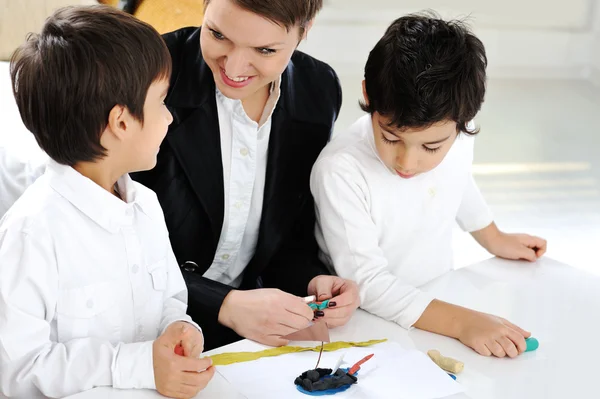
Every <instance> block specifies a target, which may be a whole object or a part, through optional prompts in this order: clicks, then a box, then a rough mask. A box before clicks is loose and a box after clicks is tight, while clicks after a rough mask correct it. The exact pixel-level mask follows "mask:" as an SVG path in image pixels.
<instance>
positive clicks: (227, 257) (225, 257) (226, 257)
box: [221, 254, 229, 260]
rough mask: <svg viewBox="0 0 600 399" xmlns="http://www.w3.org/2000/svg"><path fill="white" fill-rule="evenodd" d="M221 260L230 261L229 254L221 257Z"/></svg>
mask: <svg viewBox="0 0 600 399" xmlns="http://www.w3.org/2000/svg"><path fill="white" fill-rule="evenodd" d="M221 259H223V260H227V259H229V254H225V255H223V256H221Z"/></svg>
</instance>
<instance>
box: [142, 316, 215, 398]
mask: <svg viewBox="0 0 600 399" xmlns="http://www.w3.org/2000/svg"><path fill="white" fill-rule="evenodd" d="M174 324H178V323H174ZM185 324H187V323H185ZM183 327H188V328H187V329H184V328H183ZM192 329H193V330H196V328H195V327H194V326H192V325H189V324H188V325H187V326H181V325H179V326H177V325H175V326H174V325H173V324H172V325H171V326H169V327H168V328H167V329H166V330H165V332H164V334H162V335H161V336H160V337H158V338H157V339H156V340H155V341H154V343H153V345H152V360H153V366H154V381H155V384H156V390H157V391H158V392H159V393H160V394H162V395H164V396H167V397H170V398H176V399H188V398H193V397H194V396H196V395H197V394H198V392H200V391H201V390H202V389H204V388H205V387H206V385H207V384H208V382H209V381H210V380H211V379H212V377H213V376H214V374H215V368H214V367H212V360H211V359H210V358H204V359H197V358H195V357H188V356H185V357H184V356H178V355H176V354H175V352H174V349H175V346H176V345H178V344H179V343H182V342H183V341H184V339H186V335H187V334H188V331H189V330H192ZM196 331H197V330H196ZM194 350H197V347H196V349H194Z"/></svg>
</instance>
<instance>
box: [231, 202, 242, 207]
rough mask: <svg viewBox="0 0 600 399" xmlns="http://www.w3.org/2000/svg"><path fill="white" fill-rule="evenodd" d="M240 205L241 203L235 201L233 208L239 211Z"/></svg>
mask: <svg viewBox="0 0 600 399" xmlns="http://www.w3.org/2000/svg"><path fill="white" fill-rule="evenodd" d="M242 205H243V204H242V201H235V204H233V206H235V207H236V208H237V209H240V208H241V207H242Z"/></svg>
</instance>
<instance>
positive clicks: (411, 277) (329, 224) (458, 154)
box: [310, 115, 493, 328]
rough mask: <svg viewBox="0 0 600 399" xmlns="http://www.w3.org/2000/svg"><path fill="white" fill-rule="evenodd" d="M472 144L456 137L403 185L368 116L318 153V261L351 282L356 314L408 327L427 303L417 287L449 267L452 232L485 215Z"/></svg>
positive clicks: (485, 219)
mask: <svg viewBox="0 0 600 399" xmlns="http://www.w3.org/2000/svg"><path fill="white" fill-rule="evenodd" d="M473 141H474V140H473V138H472V137H468V136H466V135H463V134H461V135H459V136H458V137H457V139H456V141H455V142H454V144H453V145H452V148H451V149H450V151H449V152H448V154H447V155H446V157H445V158H444V160H443V161H442V162H441V163H440V165H439V166H438V167H436V168H435V169H434V170H432V171H430V172H427V173H424V174H422V175H417V176H415V177H414V178H412V179H402V178H400V177H399V176H398V175H397V174H396V173H395V172H392V171H391V170H390V169H388V168H387V167H386V166H385V165H384V163H383V162H382V161H381V159H380V158H379V156H378V154H377V150H376V148H375V141H374V137H373V128H372V124H371V118H370V115H366V116H364V117H362V118H360V119H359V120H358V121H357V122H356V123H355V124H354V125H353V126H352V127H351V128H350V129H349V131H347V132H344V133H342V134H341V135H339V136H338V137H337V138H336V139H334V140H333V141H332V142H331V143H330V144H329V145H328V146H327V147H326V148H325V149H324V150H323V152H322V153H321V155H320V157H319V159H318V160H317V162H316V163H315V165H314V168H313V171H312V175H311V181H310V186H311V191H312V193H313V196H314V198H315V204H316V210H317V227H316V236H317V241H318V243H319V246H320V248H321V252H322V258H323V260H324V261H325V263H326V264H329V265H330V266H331V267H332V268H333V269H334V271H335V272H336V273H337V274H338V275H339V276H341V277H343V278H346V279H351V280H354V281H356V282H357V284H358V285H359V289H360V299H361V306H362V308H363V309H365V310H367V311H368V312H371V313H373V314H375V315H378V316H380V317H383V318H385V319H387V320H391V321H394V322H396V323H398V324H400V325H401V326H402V327H404V328H410V327H411V326H412V325H413V324H414V323H415V322H416V321H417V320H418V319H419V317H420V316H421V314H422V313H423V311H424V310H425V308H426V307H427V306H428V305H429V303H430V302H431V300H432V299H433V297H432V296H431V295H430V294H428V293H425V292H422V291H420V290H419V288H418V287H419V286H421V285H422V284H425V283H427V282H428V281H431V280H432V279H434V278H436V277H438V276H440V275H442V274H444V273H446V272H447V271H449V270H451V269H452V259H453V255H452V230H453V227H454V223H455V222H458V224H459V225H460V227H461V228H462V229H463V230H466V231H469V232H472V231H476V230H479V229H482V228H484V227H486V226H488V225H489V224H490V223H491V222H492V221H493V219H492V215H491V213H490V211H489V208H488V207H487V205H486V203H485V201H484V200H483V198H482V196H481V194H480V191H479V189H478V188H477V186H476V184H475V182H474V180H473V177H472V174H471V164H472V161H473Z"/></svg>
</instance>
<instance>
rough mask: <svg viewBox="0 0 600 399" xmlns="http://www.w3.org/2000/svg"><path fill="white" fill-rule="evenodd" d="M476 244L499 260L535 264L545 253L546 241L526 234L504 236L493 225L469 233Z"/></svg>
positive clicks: (504, 234)
mask: <svg viewBox="0 0 600 399" xmlns="http://www.w3.org/2000/svg"><path fill="white" fill-rule="evenodd" d="M471 234H472V235H473V238H475V240H477V242H478V243H479V244H480V245H481V246H482V247H484V248H485V249H487V250H488V252H489V253H491V254H492V255H496V256H497V257H499V258H504V259H512V260H519V259H524V260H528V261H530V262H535V261H536V260H537V259H538V258H540V257H541V256H542V255H544V254H545V253H546V245H547V244H546V240H544V239H543V238H539V237H534V236H530V235H527V234H506V233H503V232H501V231H500V230H499V229H498V227H496V224H495V223H492V224H490V225H489V226H487V227H486V228H483V229H481V230H478V231H475V232H473V233H471Z"/></svg>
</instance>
